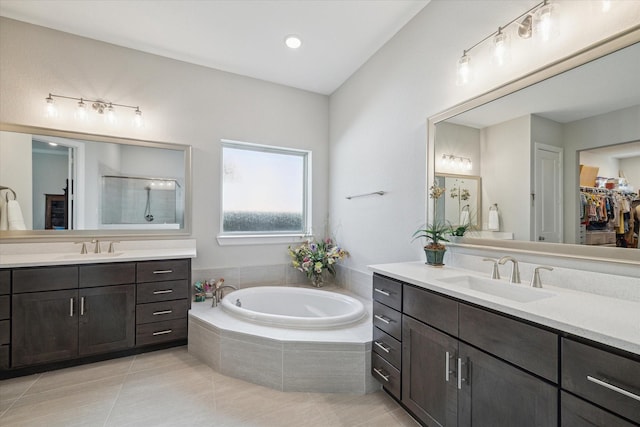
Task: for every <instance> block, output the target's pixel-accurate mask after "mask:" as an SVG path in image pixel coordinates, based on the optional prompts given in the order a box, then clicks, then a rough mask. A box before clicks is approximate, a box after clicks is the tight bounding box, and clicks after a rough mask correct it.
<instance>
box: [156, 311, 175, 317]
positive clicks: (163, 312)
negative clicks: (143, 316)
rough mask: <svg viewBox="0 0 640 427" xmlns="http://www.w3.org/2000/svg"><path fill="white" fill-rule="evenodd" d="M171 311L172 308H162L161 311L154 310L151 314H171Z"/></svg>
mask: <svg viewBox="0 0 640 427" xmlns="http://www.w3.org/2000/svg"><path fill="white" fill-rule="evenodd" d="M171 313H173V310H163V311H154V312H153V315H154V316H160V315H162V314H171Z"/></svg>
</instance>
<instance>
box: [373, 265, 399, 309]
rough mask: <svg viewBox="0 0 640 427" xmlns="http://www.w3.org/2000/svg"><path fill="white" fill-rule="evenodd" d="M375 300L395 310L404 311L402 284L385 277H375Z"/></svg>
mask: <svg viewBox="0 0 640 427" xmlns="http://www.w3.org/2000/svg"><path fill="white" fill-rule="evenodd" d="M373 299H374V300H375V301H378V302H381V303H382V304H384V305H387V306H389V307H391V308H393V309H395V310H398V311H401V310H402V283H400V282H396V281H395V280H391V279H389V278H387V277H384V276H378V275H377V274H374V276H373Z"/></svg>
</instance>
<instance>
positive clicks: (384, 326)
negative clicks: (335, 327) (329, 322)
mask: <svg viewBox="0 0 640 427" xmlns="http://www.w3.org/2000/svg"><path fill="white" fill-rule="evenodd" d="M372 269H373V271H374V272H375V274H374V278H373V299H374V332H373V335H374V341H373V345H372V350H373V352H372V364H371V365H372V371H371V372H372V375H373V376H374V377H375V378H376V379H378V381H379V382H380V383H381V384H382V385H383V387H384V388H385V389H386V390H387V392H388V393H389V394H391V395H392V396H393V397H395V398H396V399H397V400H399V401H400V402H401V403H402V405H403V406H404V407H405V408H406V409H408V410H409V411H410V412H411V413H412V414H413V415H414V416H415V417H416V418H417V419H418V420H419V421H420V422H421V423H423V424H424V425H428V426H432V425H441V426H457V425H459V426H469V425H473V424H475V425H532V426H533V425H544V426H554V425H562V426H580V425H585V424H588V425H594V426H603V427H604V426H631V425H635V424H634V423H640V375H638V373H639V372H640V352H639V351H638V346H639V345H640V340H639V339H638V336H639V335H640V331H638V330H637V325H638V323H637V320H638V311H635V310H634V309H637V308H638V306H640V304H638V303H637V302H629V301H623V300H616V299H614V298H607V297H603V296H597V295H589V294H584V295H580V294H583V293H580V292H576V291H570V290H565V289H560V288H553V287H546V288H544V289H533V288H527V287H526V286H527V285H524V284H513V285H509V284H508V283H507V282H505V281H500V280H495V281H492V280H491V279H488V278H486V279H485V278H484V277H480V276H478V275H474V274H473V273H470V272H468V271H465V270H458V269H452V268H451V269H450V268H446V269H439V270H437V269H433V268H427V267H425V266H424V264H422V263H399V264H387V265H378V266H373V267H372ZM470 277H471V279H470ZM485 285H486V286H493V287H495V289H492V288H485V287H483V286H485ZM509 287H511V288H509ZM513 287H515V288H513ZM489 292H491V293H489ZM503 292H504V293H503ZM509 292H513V293H509ZM562 307H564V311H562V310H563V309H562ZM598 310H599V311H600V312H603V311H604V312H605V313H606V312H609V311H610V310H614V311H615V312H616V313H617V316H615V317H616V319H613V320H612V321H610V322H609V323H608V324H602V325H600V326H598V327H591V329H590V326H589V325H590V324H595V322H597V321H598V318H599V317H600V316H599V315H598V314H597V313H598ZM559 311H561V312H559ZM590 312H591V313H592V317H593V318H594V319H593V321H585V320H584V318H583V316H585V315H587V316H588V315H589V313H590ZM633 319H635V320H636V322H635V323H634V322H633ZM625 324H626V325H625Z"/></svg>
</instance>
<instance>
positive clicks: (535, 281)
mask: <svg viewBox="0 0 640 427" xmlns="http://www.w3.org/2000/svg"><path fill="white" fill-rule="evenodd" d="M540 269H544V270H549V271H553V268H552V267H549V266H546V265H539V266H537V267H536V268H535V269H534V270H533V277H532V278H531V283H530V285H531V287H532V288H541V287H542V280H540V271H539V270H540Z"/></svg>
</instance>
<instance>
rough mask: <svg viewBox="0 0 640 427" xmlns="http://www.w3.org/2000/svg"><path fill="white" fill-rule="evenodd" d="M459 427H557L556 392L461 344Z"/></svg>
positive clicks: (523, 373) (547, 385) (546, 384)
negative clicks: (475, 426)
mask: <svg viewBox="0 0 640 427" xmlns="http://www.w3.org/2000/svg"><path fill="white" fill-rule="evenodd" d="M459 354H460V358H461V360H462V380H463V381H462V383H461V388H460V390H459V393H458V405H459V406H458V420H459V425H460V426H471V425H477V426H495V427H499V426H505V427H508V426H519V427H526V426H545V427H551V426H556V425H557V424H558V390H557V388H556V387H554V386H553V385H551V384H549V383H547V382H545V381H543V380H541V379H538V378H536V377H534V376H533V375H530V374H528V373H526V372H524V371H521V370H520V369H517V368H514V367H513V366H511V365H508V364H507V363H505V362H502V361H501V360H499V359H496V358H494V357H492V356H489V355H488V354H486V353H483V352H481V351H480V350H476V349H475V348H473V347H470V346H468V345H466V344H463V343H460V345H459Z"/></svg>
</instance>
